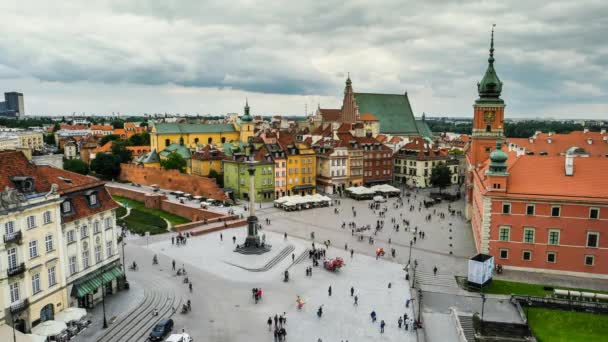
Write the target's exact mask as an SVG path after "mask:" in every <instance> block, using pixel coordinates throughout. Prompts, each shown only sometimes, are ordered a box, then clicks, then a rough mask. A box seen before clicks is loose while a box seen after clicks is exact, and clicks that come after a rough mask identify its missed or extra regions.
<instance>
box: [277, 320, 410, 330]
mask: <svg viewBox="0 0 608 342" xmlns="http://www.w3.org/2000/svg"><path fill="white" fill-rule="evenodd" d="M266 323H267V324H268V331H271V330H272V318H270V317H268V321H267V322H266ZM399 327H400V328H401V325H399Z"/></svg>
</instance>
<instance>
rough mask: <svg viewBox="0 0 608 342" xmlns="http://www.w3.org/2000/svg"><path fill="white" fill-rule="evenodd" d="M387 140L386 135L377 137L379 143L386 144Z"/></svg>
mask: <svg viewBox="0 0 608 342" xmlns="http://www.w3.org/2000/svg"><path fill="white" fill-rule="evenodd" d="M386 139H387V136H386V135H384V134H378V135H377V136H376V140H378V141H379V142H385V141H386Z"/></svg>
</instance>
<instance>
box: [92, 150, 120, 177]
mask: <svg viewBox="0 0 608 342" xmlns="http://www.w3.org/2000/svg"><path fill="white" fill-rule="evenodd" d="M91 171H93V172H95V173H96V174H97V175H99V176H101V177H104V178H115V177H117V176H118V175H119V174H120V157H119V156H115V155H113V154H109V153H97V155H96V156H95V159H93V161H92V162H91Z"/></svg>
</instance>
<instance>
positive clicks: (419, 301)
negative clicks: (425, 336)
mask: <svg viewBox="0 0 608 342" xmlns="http://www.w3.org/2000/svg"><path fill="white" fill-rule="evenodd" d="M421 314H422V287H418V323H419V324H420V322H421V317H422V316H421Z"/></svg>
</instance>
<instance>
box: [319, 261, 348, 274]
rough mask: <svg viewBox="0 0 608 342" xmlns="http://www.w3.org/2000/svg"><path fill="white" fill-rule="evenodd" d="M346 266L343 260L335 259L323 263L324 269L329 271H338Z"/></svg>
mask: <svg viewBox="0 0 608 342" xmlns="http://www.w3.org/2000/svg"><path fill="white" fill-rule="evenodd" d="M342 266H344V260H343V259H342V258H335V259H329V260H325V261H323V267H324V268H325V269H326V270H328V271H332V272H333V271H337V270H339V269H340V268H342Z"/></svg>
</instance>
